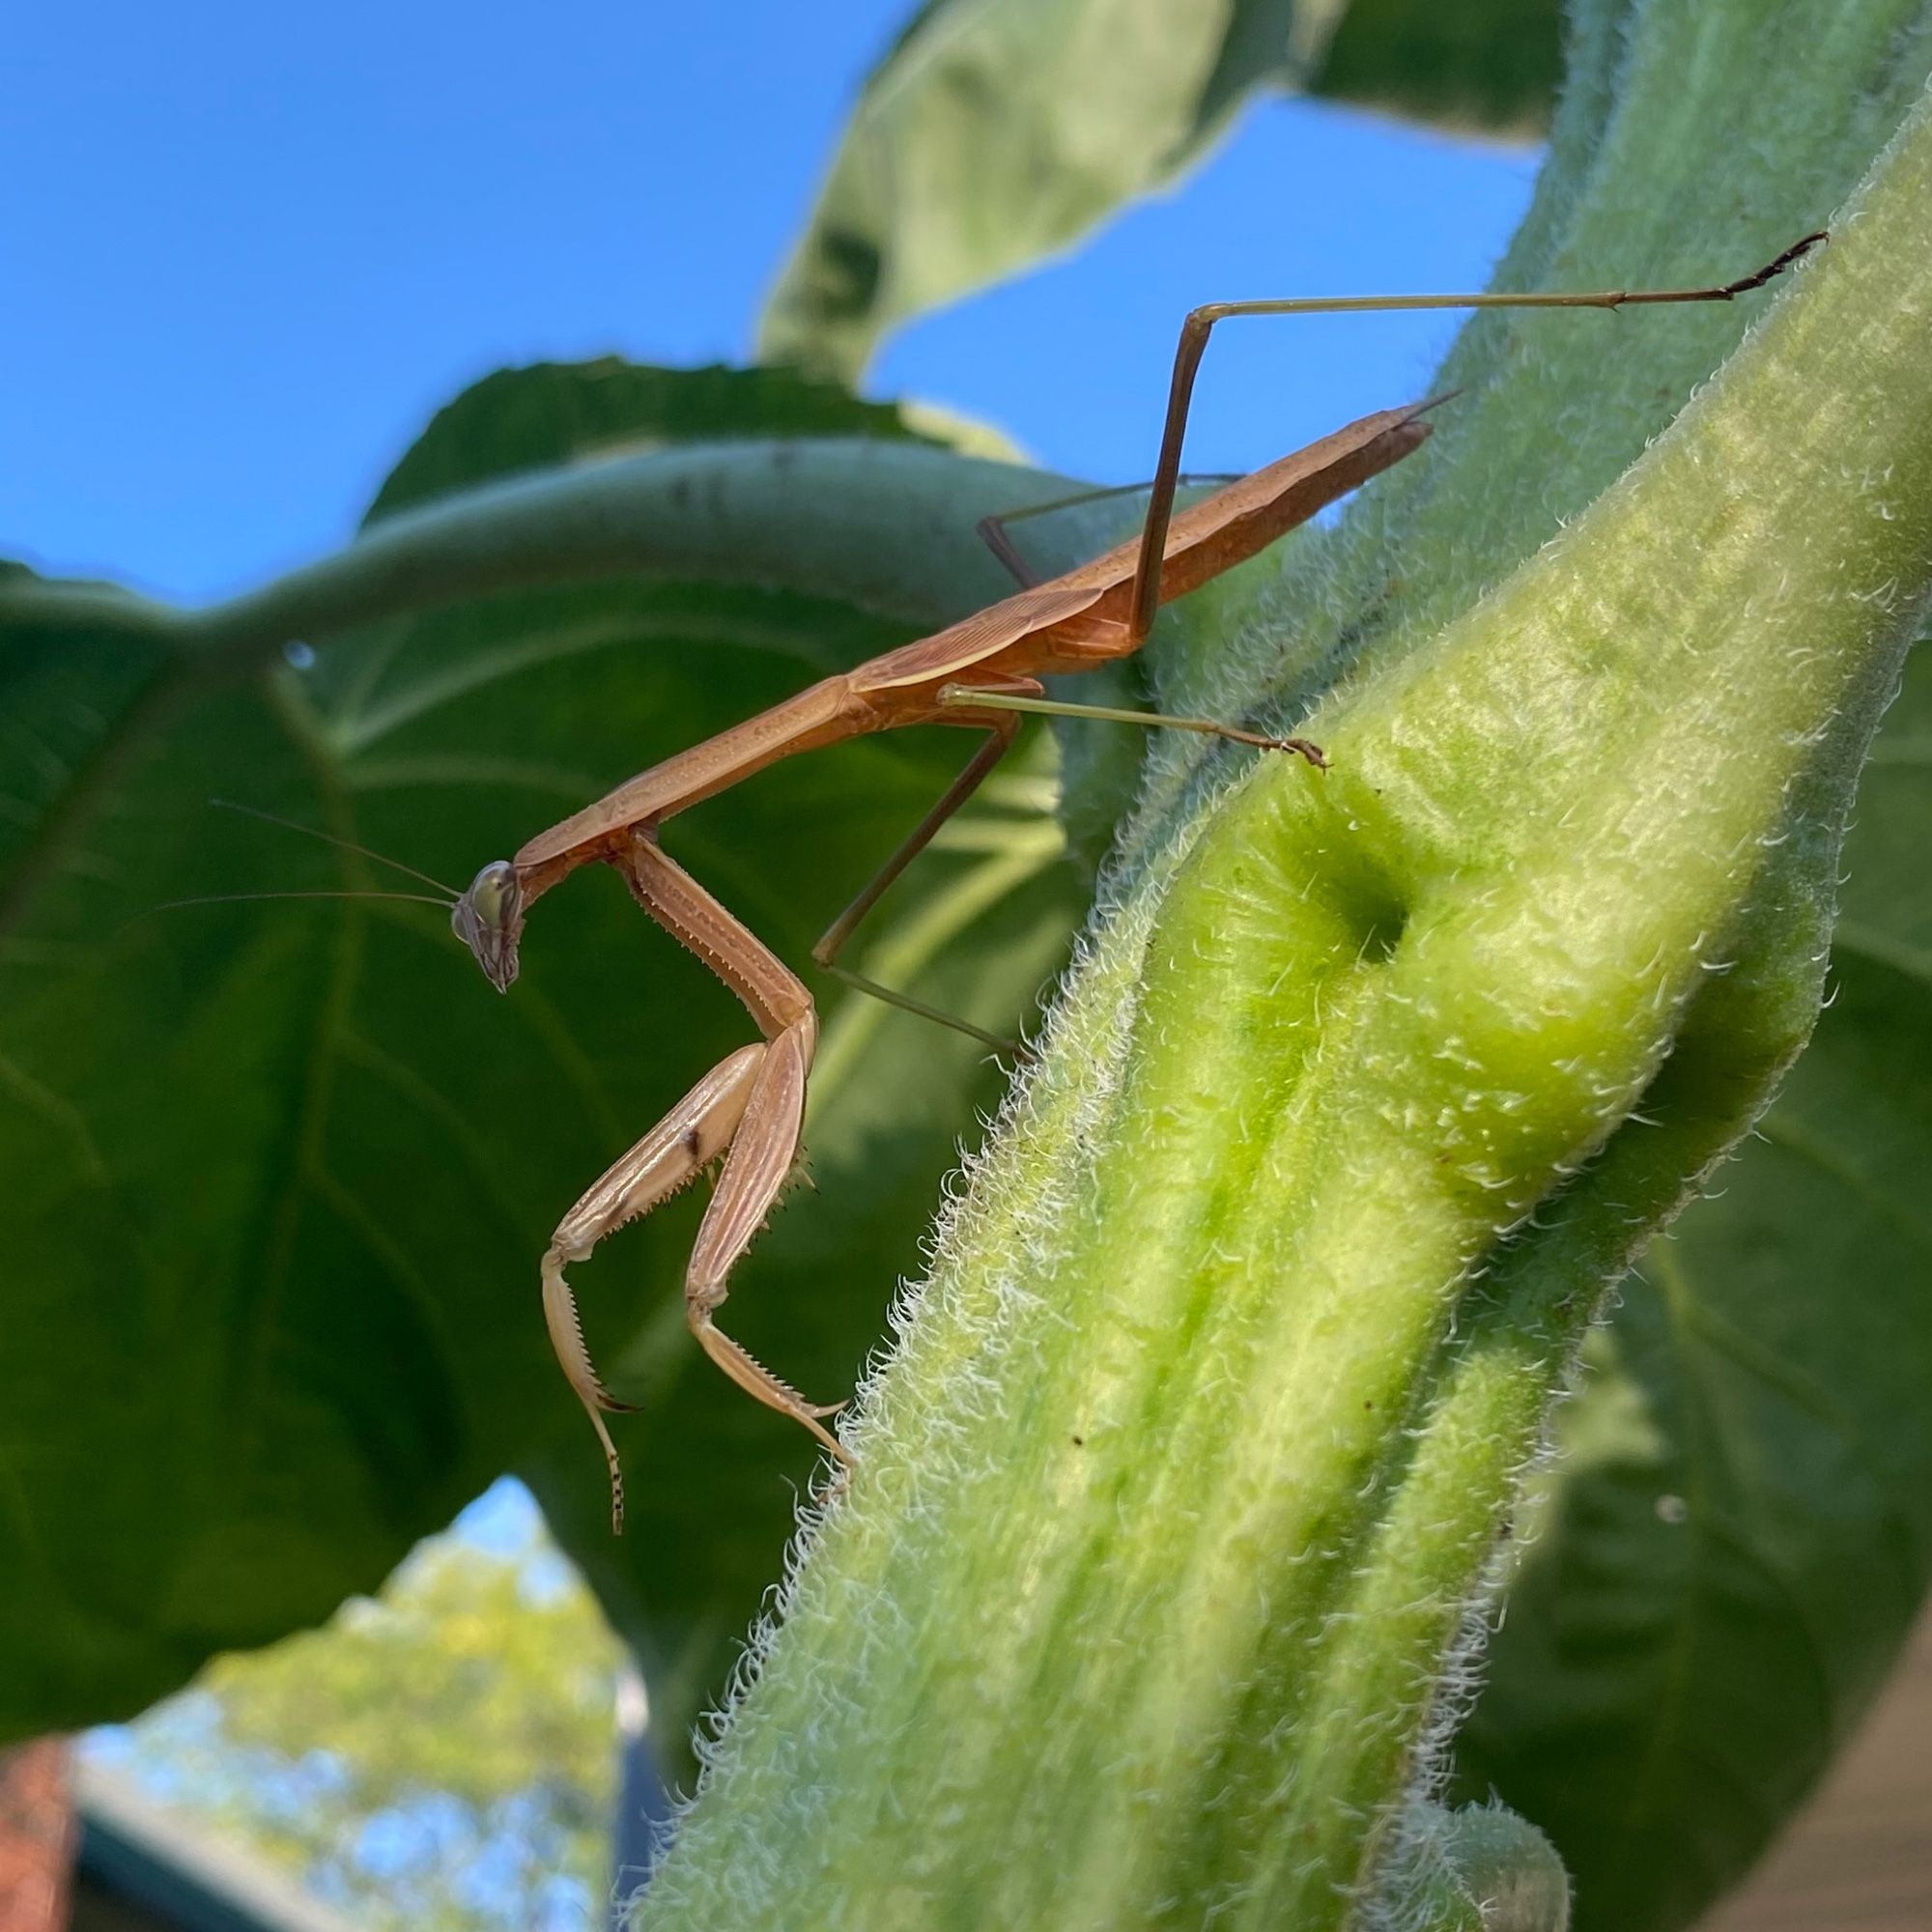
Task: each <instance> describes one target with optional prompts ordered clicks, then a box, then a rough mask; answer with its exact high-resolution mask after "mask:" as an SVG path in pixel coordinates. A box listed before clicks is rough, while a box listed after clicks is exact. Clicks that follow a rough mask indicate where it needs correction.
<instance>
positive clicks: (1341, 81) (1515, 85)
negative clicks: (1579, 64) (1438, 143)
mask: <svg viewBox="0 0 1932 1932" xmlns="http://www.w3.org/2000/svg"><path fill="white" fill-rule="evenodd" d="M1562 14H1563V10H1562V9H1561V8H1560V7H1559V6H1558V5H1557V4H1556V0H1469V4H1466V5H1463V6H1459V7H1444V6H1440V5H1436V4H1435V0H1352V4H1351V5H1350V6H1349V7H1347V9H1346V10H1345V11H1344V12H1343V14H1342V17H1341V20H1340V23H1339V24H1338V25H1337V26H1336V29H1335V33H1334V38H1333V39H1332V40H1330V42H1329V43H1328V47H1327V51H1326V53H1325V54H1324V56H1323V58H1322V61H1321V68H1320V71H1318V72H1317V74H1316V76H1315V78H1314V81H1313V83H1312V85H1311V86H1310V89H1309V91H1310V93H1312V94H1317V95H1327V96H1331V97H1332V98H1333V99H1337V100H1348V101H1353V102H1358V103H1360V104H1361V105H1363V106H1367V107H1375V108H1378V109H1381V110H1383V111H1385V112H1388V113H1394V114H1401V115H1405V116H1406V117H1407V118H1409V119H1410V120H1415V121H1427V122H1433V123H1435V125H1436V126H1438V127H1449V128H1480V129H1482V130H1484V131H1485V132H1488V133H1492V134H1517V135H1524V134H1533V133H1537V132H1540V131H1541V130H1542V129H1543V128H1545V127H1546V126H1547V125H1548V120H1549V110H1550V105H1551V103H1552V102H1553V101H1554V100H1555V99H1556V90H1557V86H1558V83H1559V82H1560V81H1561V79H1562V77H1563V32H1562V28H1563V20H1562Z"/></svg>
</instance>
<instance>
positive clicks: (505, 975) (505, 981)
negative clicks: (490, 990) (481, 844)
mask: <svg viewBox="0 0 1932 1932" xmlns="http://www.w3.org/2000/svg"><path fill="white" fill-rule="evenodd" d="M449 925H450V930H451V931H452V932H454V933H455V934H456V936H457V938H459V939H460V940H462V942H463V943H464V945H466V946H467V947H469V950H470V952H473V953H474V954H475V955H476V963H477V965H479V966H480V967H482V969H483V976H484V978H485V979H487V980H489V981H490V983H491V985H493V986H495V987H496V989H497V992H499V993H507V992H508V991H509V990H510V982H511V980H514V979H515V978H516V977H517V941H518V940H519V939H521V938H522V937H523V932H524V892H523V888H522V887H521V886H520V885H518V883H517V868H516V867H514V866H512V865H511V864H510V862H509V861H508V860H507V859H493V860H491V862H490V863H489V864H488V865H487V866H485V867H483V869H482V870H481V871H480V872H478V873H477V874H476V876H475V877H474V878H473V879H471V880H470V882H469V891H468V892H467V893H465V894H464V895H463V896H462V897H461V898H459V899H458V900H457V901H456V904H455V906H454V908H453V909H452V910H451V912H450V915H449Z"/></svg>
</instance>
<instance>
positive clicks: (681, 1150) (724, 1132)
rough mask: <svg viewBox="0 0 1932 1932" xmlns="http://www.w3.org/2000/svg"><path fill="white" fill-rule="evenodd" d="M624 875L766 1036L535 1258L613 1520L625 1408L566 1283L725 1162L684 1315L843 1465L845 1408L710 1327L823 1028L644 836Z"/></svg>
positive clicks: (684, 1102)
mask: <svg viewBox="0 0 1932 1932" xmlns="http://www.w3.org/2000/svg"><path fill="white" fill-rule="evenodd" d="M621 869H622V870H623V872H624V873H625V876H626V877H627V878H628V879H629V880H630V884H631V890H632V891H633V893H635V894H636V895H637V898H638V901H639V904H640V905H642V906H643V908H644V910H645V911H646V912H648V913H649V914H650V915H651V917H652V918H653V919H655V920H656V921H657V922H658V923H660V924H661V925H663V926H664V927H665V928H666V929H667V930H668V931H669V932H670V933H671V934H672V935H673V936H674V937H675V938H677V939H678V940H680V941H681V942H682V943H683V944H684V945H686V946H687V947H689V948H690V949H691V951H692V952H695V953H696V955H697V956H698V957H699V958H700V959H702V960H703V961H704V963H705V964H706V965H707V966H709V967H710V968H711V969H712V971H713V972H715V973H716V974H717V975H718V976H719V977H720V978H721V979H722V980H724V981H725V984H726V985H728V986H729V987H730V988H731V990H732V991H733V992H734V993H736V994H737V996H738V997H739V999H740V1000H742V1001H743V1002H744V1004H745V1007H746V1009H747V1010H748V1011H749V1012H750V1013H751V1015H752V1017H753V1020H755V1021H756V1022H757V1025H758V1030H759V1031H760V1032H761V1033H762V1034H763V1035H764V1036H765V1037H764V1039H763V1040H762V1041H760V1042H757V1043H754V1044H753V1045H750V1046H743V1047H740V1048H739V1049H738V1051H737V1052H736V1053H733V1054H730V1055H727V1056H726V1057H725V1059H724V1060H721V1061H720V1062H719V1063H718V1065H716V1066H714V1067H713V1068H712V1069H711V1071H710V1072H709V1073H707V1074H706V1075H705V1076H704V1078H703V1079H702V1080H700V1081H699V1082H698V1083H697V1085H696V1087H694V1088H693V1089H692V1090H691V1092H690V1093H689V1094H686V1095H685V1096H684V1098H683V1099H681V1100H680V1101H679V1102H678V1103H677V1105H676V1106H674V1107H673V1108H672V1109H671V1110H670V1112H669V1113H668V1114H667V1115H666V1116H665V1117H664V1119H663V1120H661V1121H660V1122H658V1123H657V1125H656V1126H654V1127H653V1128H652V1129H651V1130H650V1132H649V1133H647V1134H646V1135H645V1136H644V1137H643V1139H642V1140H640V1141H639V1142H638V1144H637V1145H636V1146H635V1147H634V1148H632V1149H631V1150H630V1151H629V1152H628V1153H626V1154H625V1155H624V1156H623V1157H622V1159H620V1160H618V1161H616V1162H614V1163H613V1164H612V1165H611V1168H610V1169H609V1170H608V1172H606V1173H605V1174H604V1175H603V1177H602V1178H601V1179H598V1180H597V1181H596V1182H595V1184H594V1185H592V1186H591V1187H590V1188H589V1189H588V1190H587V1191H586V1192H585V1193H584V1195H583V1196H582V1199H581V1200H580V1201H579V1202H578V1203H577V1205H576V1206H575V1207H574V1208H571V1210H570V1212H569V1213H568V1214H566V1215H565V1216H564V1217H563V1219H562V1221H561V1222H559V1223H558V1224H557V1230H556V1233H555V1234H554V1235H553V1236H551V1244H550V1247H549V1249H548V1250H547V1251H546V1252H545V1255H544V1259H543V1267H542V1276H543V1300H544V1320H545V1322H546V1324H547V1326H548V1327H549V1329H550V1336H551V1342H552V1345H553V1346H554V1348H555V1350H556V1353H557V1357H558V1359H559V1360H560V1361H561V1362H562V1364H563V1370H564V1374H565V1376H566V1378H568V1379H569V1382H570V1385H571V1387H572V1388H573V1389H575V1390H576V1392H577V1396H578V1399H579V1401H581V1402H582V1404H583V1406H584V1409H585V1411H586V1412H587V1413H588V1415H589V1417H590V1420H591V1423H592V1425H593V1427H594V1428H595V1429H596V1431H597V1436H598V1440H599V1441H600V1442H601V1443H602V1445H603V1448H604V1457H605V1461H606V1463H608V1464H609V1466H610V1470H611V1526H612V1527H613V1528H614V1529H618V1530H621V1529H622V1528H623V1525H624V1484H623V1477H622V1474H621V1473H620V1471H619V1468H618V1463H617V1451H616V1448H615V1445H614V1444H613V1443H612V1442H611V1435H610V1431H609V1430H608V1429H607V1428H606V1427H605V1425H604V1415H603V1411H606V1410H613V1411H623V1410H625V1409H627V1408H628V1407H629V1405H628V1404H625V1403H620V1402H618V1401H616V1400H615V1399H614V1398H612V1397H611V1394H610V1393H609V1391H608V1390H607V1389H606V1388H605V1387H604V1384H603V1382H602V1381H601V1380H600V1378H599V1377H598V1375H597V1371H596V1368H595V1366H594V1365H593V1364H592V1362H591V1359H590V1352H589V1350H587V1349H586V1348H585V1347H584V1343H583V1331H582V1323H581V1321H580V1320H579V1318H578V1313H577V1301H576V1297H575V1296H574V1295H573V1294H572V1293H571V1291H570V1285H569V1283H568V1282H567V1281H566V1280H565V1278H564V1272H563V1271H564V1268H565V1266H566V1265H567V1264H570V1263H572V1262H581V1261H583V1260H585V1259H586V1258H587V1257H588V1256H589V1254H590V1252H591V1250H592V1249H593V1248H595V1247H596V1245H597V1243H598V1242H599V1241H601V1240H602V1239H603V1238H604V1237H605V1236H607V1235H612V1234H615V1233H616V1231H617V1230H618V1229H619V1228H621V1227H623V1226H624V1225H625V1224H626V1223H627V1222H630V1221H635V1220H636V1219H637V1218H638V1217H639V1215H640V1214H647V1213H649V1212H650V1210H651V1209H652V1208H655V1207H657V1206H658V1205H659V1203H660V1202H662V1201H664V1200H666V1199H667V1198H668V1196H670V1195H672V1194H674V1193H676V1192H677V1190H678V1189H679V1188H680V1187H683V1186H684V1185H685V1184H686V1183H687V1182H688V1181H691V1180H694V1179H696V1177H697V1176H698V1175H699V1174H701V1173H702V1172H703V1171H704V1170H705V1169H706V1168H707V1167H709V1166H711V1165H712V1163H713V1162H715V1161H717V1160H718V1159H720V1158H721V1157H722V1158H723V1159H724V1162H725V1167H724V1171H723V1173H722V1174H720V1176H719V1178H718V1185H717V1187H716V1188H715V1189H714V1190H713V1192H712V1196H711V1201H710V1204H709V1205H708V1206H707V1207H706V1208H705V1210H704V1218H703V1220H702V1221H701V1222H700V1223H699V1224H698V1230H697V1239H696V1243H695V1244H694V1245H693V1248H692V1253H691V1261H690V1264H689V1265H688V1267H687V1269H686V1272H685V1285H684V1307H685V1319H686V1320H687V1321H689V1323H690V1324H691V1330H692V1333H693V1334H694V1335H696V1338H697V1340H698V1343H699V1344H700V1346H701V1347H702V1348H703V1350H704V1352H705V1353H706V1354H707V1355H709V1356H710V1357H711V1359H712V1360H713V1361H714V1362H716V1363H717V1364H718V1366H719V1367H720V1368H722V1369H723V1370H724V1371H725V1374H726V1375H727V1376H729V1377H730V1378H731V1379H732V1380H733V1381H734V1382H736V1383H737V1384H738V1385H739V1387H740V1388H743V1389H745V1390H747V1391H748V1392H749V1393H750V1394H752V1395H754V1396H756V1397H757V1399H758V1400H759V1401H760V1402H762V1403H764V1404H766V1405H767V1406H770V1407H772V1408H775V1409H777V1410H779V1412H780V1413H781V1414H783V1415H789V1416H791V1417H792V1418H793V1419H794V1420H795V1421H797V1422H799V1423H802V1424H803V1425H804V1426H805V1427H806V1428H807V1429H809V1430H810V1432H811V1433H812V1435H815V1436H816V1437H817V1438H818V1439H819V1441H821V1442H822V1443H823V1444H824V1445H825V1446H826V1447H827V1448H828V1449H830V1450H831V1451H832V1453H833V1454H834V1455H835V1456H837V1457H838V1458H839V1460H840V1461H841V1462H842V1461H846V1460H848V1459H847V1458H846V1456H845V1452H844V1450H843V1449H841V1448H840V1447H839V1445H838V1438H837V1437H836V1436H834V1435H832V1433H831V1432H830V1431H829V1430H827V1429H826V1428H825V1427H824V1426H823V1423H822V1421H821V1420H820V1418H821V1417H824V1416H827V1415H834V1414H836V1413H837V1412H838V1408H839V1407H840V1406H841V1405H839V1404H838V1403H833V1404H829V1405H823V1406H821V1405H819V1404H816V1403H810V1402H807V1401H806V1399H805V1398H804V1397H803V1396H802V1395H800V1394H799V1392H798V1391H797V1390H796V1389H795V1388H793V1387H792V1386H791V1385H790V1384H789V1383H788V1382H783V1381H781V1380H780V1379H779V1378H778V1377H777V1376H775V1375H773V1374H772V1373H771V1371H770V1370H769V1369H767V1368H765V1367H764V1365H763V1364H762V1363H760V1362H759V1361H757V1360H756V1359H755V1358H754V1357H753V1355H751V1354H750V1353H748V1352H747V1351H746V1350H744V1349H742V1348H741V1347H740V1346H739V1345H738V1344H737V1343H736V1342H734V1341H732V1339H731V1338H730V1337H729V1336H728V1335H726V1334H725V1333H723V1332H722V1331H721V1330H720V1329H719V1328H718V1326H717V1324H716V1323H715V1322H714V1321H712V1315H713V1313H714V1311H715V1310H716V1309H717V1308H718V1307H719V1306H720V1305H721V1304H722V1303H723V1302H724V1300H725V1295H726V1293H728V1290H727V1289H726V1286H725V1283H726V1280H727V1278H728V1277H729V1275H730V1272H731V1269H732V1268H733V1267H734V1266H735V1265H736V1264H737V1263H738V1261H739V1259H740V1258H741V1257H742V1256H743V1254H744V1252H745V1250H746V1249H747V1248H749V1247H750V1246H751V1244H752V1242H753V1239H754V1238H755V1237H756V1236H757V1233H758V1231H759V1229H761V1228H762V1227H763V1226H764V1224H765V1220H766V1217H767V1216H768V1215H769V1214H770V1212H771V1209H772V1205H773V1203H774V1202H775V1201H776V1200H777V1199H778V1196H779V1193H780V1191H781V1189H782V1188H783V1186H784V1183H785V1181H786V1179H788V1178H789V1176H790V1174H791V1172H792V1169H793V1167H794V1165H795V1164H796V1162H797V1158H798V1142H799V1130H800V1126H801V1124H802V1122H803V1121H804V1118H805V1086H806V1077H807V1075H808V1074H809V1073H810V1070H811V1051H812V1046H813V1044H814V1042H815V1041H816V1039H817V1037H818V1022H817V1018H816V1016H815V1015H814V1013H813V1011H812V1006H811V996H810V993H808V992H807V991H806V989H805V986H804V985H803V983H802V982H801V981H800V980H798V979H797V978H796V977H795V976H794V975H793V974H792V973H791V972H789V971H788V970H787V969H786V968H785V967H784V966H783V965H782V964H781V962H780V960H779V958H778V956H777V955H776V954H775V953H773V952H771V951H770V950H769V949H768V948H766V947H765V946H764V945H762V944H761V943H760V942H759V941H758V940H757V939H756V938H755V937H754V936H753V934H752V932H751V931H750V929H749V928H748V927H746V926H744V925H742V924H740V923H739V922H738V921H737V920H735V919H733V918H732V917H731V915H730V914H729V913H728V912H726V911H725V908H724V907H723V906H721V905H720V904H719V903H718V901H717V900H716V899H714V898H713V897H712V896H711V895H710V894H709V893H707V892H706V891H705V890H704V889H703V888H702V887H701V886H699V885H698V884H697V882H696V880H695V879H693V878H692V877H691V875H690V874H689V873H687V872H685V871H683V870H682V869H680V868H679V867H677V866H675V865H673V864H672V863H671V861H670V860H669V859H668V858H667V857H666V856H665V855H664V853H662V852H661V851H659V849H658V846H657V841H656V838H655V837H654V836H653V835H652V834H651V832H649V831H648V830H645V831H639V833H638V834H637V835H636V837H634V838H632V840H631V843H630V848H629V850H628V851H627V852H626V853H625V855H624V858H623V862H622V866H621Z"/></svg>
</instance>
